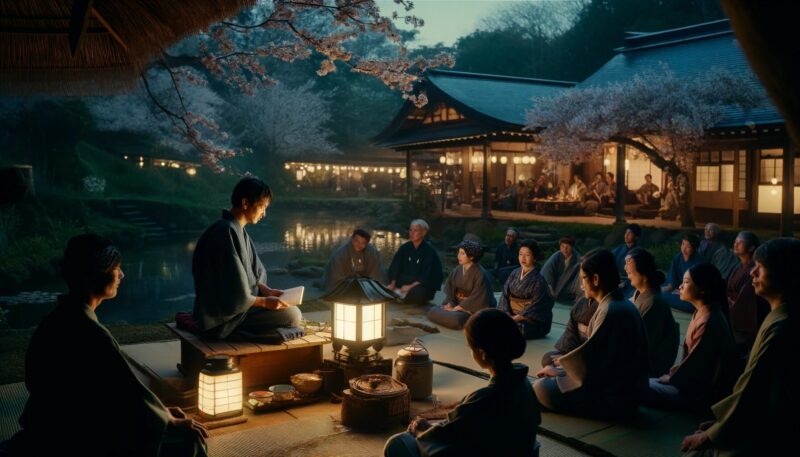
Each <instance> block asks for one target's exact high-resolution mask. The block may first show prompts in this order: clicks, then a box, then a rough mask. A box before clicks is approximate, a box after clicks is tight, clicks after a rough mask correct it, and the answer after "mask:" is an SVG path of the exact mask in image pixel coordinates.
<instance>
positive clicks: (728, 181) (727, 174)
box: [720, 164, 733, 192]
mask: <svg viewBox="0 0 800 457" xmlns="http://www.w3.org/2000/svg"><path fill="white" fill-rule="evenodd" d="M720 172H721V178H722V179H721V180H720V190H721V191H722V192H733V165H732V164H723V165H721V166H720Z"/></svg>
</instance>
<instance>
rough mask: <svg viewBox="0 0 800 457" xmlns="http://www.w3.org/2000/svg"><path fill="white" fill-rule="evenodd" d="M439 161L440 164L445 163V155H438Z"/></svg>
mask: <svg viewBox="0 0 800 457" xmlns="http://www.w3.org/2000/svg"><path fill="white" fill-rule="evenodd" d="M439 163H440V164H442V165H444V164H446V163H447V157H445V156H439Z"/></svg>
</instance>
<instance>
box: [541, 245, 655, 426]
mask: <svg viewBox="0 0 800 457" xmlns="http://www.w3.org/2000/svg"><path fill="white" fill-rule="evenodd" d="M579 274H580V275H581V281H582V284H583V290H584V293H585V294H586V298H590V299H592V300H594V301H596V302H597V311H595V313H594V315H593V316H592V319H591V321H589V328H588V331H587V333H588V335H589V337H588V339H587V340H586V342H584V343H583V344H582V345H580V346H579V347H577V348H576V349H574V350H573V351H571V352H569V353H568V354H566V355H564V356H561V357H559V358H556V359H555V360H554V362H555V366H553V365H547V366H545V367H544V368H542V369H541V370H540V371H539V372H538V373H536V376H538V377H540V378H541V379H539V380H538V381H536V383H535V384H534V385H533V390H534V392H536V398H537V399H538V400H539V404H540V405H541V406H542V407H544V408H547V409H549V410H551V411H555V412H560V413H564V414H570V415H575V416H587V417H597V418H604V419H621V418H630V417H632V416H634V415H635V414H636V413H637V411H638V404H639V401H638V400H639V396H640V395H641V393H642V392H643V391H644V389H645V388H646V387H647V373H648V371H649V368H650V366H649V365H650V364H649V360H648V358H647V337H646V335H645V330H644V324H643V323H642V317H641V316H640V315H639V312H638V311H637V310H636V308H635V307H634V306H633V304H631V302H629V301H627V300H624V299H623V298H622V294H621V292H620V289H619V287H618V286H619V274H618V273H617V269H616V267H615V263H614V256H613V255H612V254H611V252H609V251H607V250H605V249H595V250H592V251H590V252H589V253H587V254H586V255H585V256H584V257H583V261H582V262H581V270H580V273H579Z"/></svg>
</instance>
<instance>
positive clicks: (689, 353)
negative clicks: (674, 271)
mask: <svg viewBox="0 0 800 457" xmlns="http://www.w3.org/2000/svg"><path fill="white" fill-rule="evenodd" d="M725 287H726V285H725V281H723V280H722V276H720V274H719V270H717V267H715V266H714V265H711V264H710V263H703V264H699V265H695V266H693V267H691V268H689V270H688V271H686V273H685V274H684V275H683V283H682V284H681V285H680V288H679V290H680V294H681V296H680V298H681V300H685V301H687V302H689V303H691V304H692V306H694V307H695V310H696V311H695V312H694V315H693V316H692V320H691V322H689V328H688V329H687V330H686V338H685V339H684V341H683V354H682V355H681V359H680V361H679V362H678V364H677V365H675V366H673V367H672V368H671V369H670V370H669V373H667V374H664V375H663V376H661V377H658V378H650V382H649V386H650V387H649V389H648V391H647V394H646V395H645V397H644V402H645V404H647V405H649V406H652V407H655V408H676V409H698V410H700V411H703V412H705V411H706V410H707V409H708V407H709V406H711V405H712V404H713V403H714V402H715V401H717V400H719V399H720V398H722V397H724V396H726V395H728V394H730V393H731V388H732V386H733V382H734V381H735V380H736V376H737V375H738V374H739V370H738V369H737V367H738V366H739V364H738V363H737V355H736V354H737V353H736V345H735V343H734V340H733V334H732V332H731V328H730V325H729V324H728V319H727V317H726V314H727V309H728V306H727V304H728V303H727V297H726V295H725Z"/></svg>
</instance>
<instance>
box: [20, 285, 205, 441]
mask: <svg viewBox="0 0 800 457" xmlns="http://www.w3.org/2000/svg"><path fill="white" fill-rule="evenodd" d="M25 387H26V388H27V389H28V392H30V396H29V397H28V401H27V403H26V404H25V408H24V410H23V412H22V415H20V417H19V424H20V425H21V426H22V431H20V432H19V433H17V435H16V436H14V437H13V438H12V439H11V440H10V441H9V442H8V445H9V448H10V449H11V451H12V455H48V456H49V455H75V456H78V455H80V456H111V455H114V456H117V455H118V456H153V457H155V456H158V455H176V454H178V453H180V452H185V453H184V454H180V455H205V449H204V446H203V445H202V444H201V443H200V441H199V440H198V439H197V438H194V437H190V436H187V437H185V439H183V440H181V439H180V438H178V439H179V441H182V446H178V447H174V448H170V449H167V448H168V447H169V446H166V445H165V443H166V442H167V441H174V439H175V438H176V437H179V436H180V435H181V433H180V431H179V430H177V429H176V428H174V427H173V426H172V425H171V424H170V419H171V417H172V415H171V414H170V413H169V411H168V410H167V408H166V407H165V406H164V405H163V404H162V403H161V401H160V400H159V399H158V398H157V397H156V396H155V395H154V394H153V392H151V391H150V390H149V389H148V388H147V387H145V386H144V385H143V384H142V383H141V382H140V381H139V379H138V378H137V377H136V375H135V374H134V373H133V371H132V370H131V368H130V366H129V365H128V362H127V360H126V359H125V356H124V355H123V353H122V352H121V351H120V348H119V345H118V344H117V341H116V340H115V339H114V337H113V336H112V335H111V333H109V331H108V329H106V328H105V327H104V326H103V325H102V324H100V323H99V322H98V320H97V316H96V315H95V313H94V311H93V310H92V309H91V308H90V307H89V306H88V305H86V304H85V303H82V302H80V301H76V300H74V299H72V298H71V297H68V296H61V297H59V305H58V306H57V307H56V309H55V310H53V312H51V313H50V314H49V315H48V316H47V317H45V318H44V320H42V322H41V323H40V324H39V327H38V328H37V329H36V332H35V333H34V335H33V337H32V338H31V341H30V345H29V346H28V351H27V353H26V356H25ZM64 412H68V413H77V414H79V415H80V417H81V420H75V418H74V417H73V418H69V417H67V418H65V416H64V414H63V413H64Z"/></svg>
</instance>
